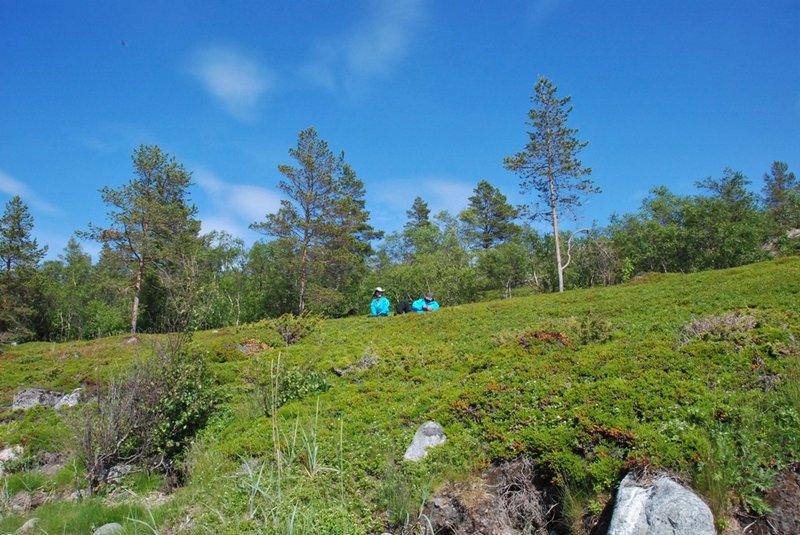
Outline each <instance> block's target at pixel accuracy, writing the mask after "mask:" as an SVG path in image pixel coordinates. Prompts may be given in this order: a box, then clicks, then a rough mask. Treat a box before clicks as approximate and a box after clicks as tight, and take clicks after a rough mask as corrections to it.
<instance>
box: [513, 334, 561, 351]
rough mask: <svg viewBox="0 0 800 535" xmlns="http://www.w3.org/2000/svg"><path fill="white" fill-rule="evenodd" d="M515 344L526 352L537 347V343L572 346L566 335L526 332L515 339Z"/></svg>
mask: <svg viewBox="0 0 800 535" xmlns="http://www.w3.org/2000/svg"><path fill="white" fill-rule="evenodd" d="M517 342H519V345H521V346H522V347H524V348H525V349H528V350H530V349H531V348H532V347H534V346H535V345H537V343H538V344H542V343H543V344H561V345H562V346H567V347H569V346H571V345H572V342H571V341H570V339H569V337H568V336H567V335H566V334H564V333H560V332H550V331H528V332H525V333H523V334H522V335H520V337H519V338H518V339H517Z"/></svg>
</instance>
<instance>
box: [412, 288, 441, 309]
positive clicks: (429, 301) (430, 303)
mask: <svg viewBox="0 0 800 535" xmlns="http://www.w3.org/2000/svg"><path fill="white" fill-rule="evenodd" d="M411 310H413V311H414V312H433V311H434V310H439V303H437V302H436V299H434V297H433V292H428V293H426V294H425V297H420V298H419V299H417V300H416V301H414V302H413V303H411Z"/></svg>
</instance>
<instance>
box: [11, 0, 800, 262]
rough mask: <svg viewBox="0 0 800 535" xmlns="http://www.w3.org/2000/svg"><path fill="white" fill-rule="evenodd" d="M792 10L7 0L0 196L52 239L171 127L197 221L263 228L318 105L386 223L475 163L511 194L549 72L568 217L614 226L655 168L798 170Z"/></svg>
mask: <svg viewBox="0 0 800 535" xmlns="http://www.w3.org/2000/svg"><path fill="white" fill-rule="evenodd" d="M798 28H800V2H797V1H796V0H785V1H784V0H769V1H757V0H752V1H737V0H725V1H724V0H673V1H655V0H652V1H649V0H639V1H634V0H631V1H614V0H610V1H605V2H596V1H588V0H586V1H579V0H572V1H570V0H563V1H562V0H532V1H528V2H523V1H498V2H478V1H463V0H461V1H456V0H453V1H450V0H436V1H434V0H409V1H403V0H394V1H392V0H386V1H384V0H367V1H361V0H352V1H348V2H331V1H322V0H320V1H313V2H312V1H304V0H299V1H291V2H289V1H284V2H277V1H256V0H252V1H243V0H229V1H225V2H221V1H220V2H209V1H203V0H195V1H191V2H189V1H181V0H176V1H170V2H162V1H150V0H137V1H136V2H131V1H127V2H115V1H100V0H89V1H78V0H74V1H63V0H59V1H41V0H4V1H2V2H0V125H2V126H0V203H2V204H3V205H4V204H5V203H6V202H7V200H8V199H9V198H10V197H11V196H12V195H15V194H19V195H21V196H22V198H23V200H24V201H25V202H26V203H27V204H28V206H29V207H30V209H31V213H32V214H33V216H34V218H35V228H34V235H35V237H37V238H38V240H39V242H40V243H41V244H47V245H48V246H49V247H50V252H49V254H48V256H49V257H50V258H55V257H57V255H58V254H60V253H61V252H62V250H63V247H64V245H65V244H66V242H67V240H68V239H69V237H70V236H71V235H72V233H73V232H74V231H76V230H82V229H86V228H87V227H88V224H89V222H93V223H96V224H104V223H105V222H106V221H105V213H106V207H105V206H104V205H103V204H102V202H101V200H100V195H99V193H98V189H99V188H101V187H103V186H106V185H108V186H112V187H118V186H120V185H122V184H124V183H125V182H127V181H128V180H129V179H130V177H131V176H132V169H131V160H130V157H131V154H132V152H133V149H134V148H135V147H137V146H138V145H140V144H157V145H159V146H160V147H161V148H162V149H164V150H166V151H167V152H169V153H170V154H172V155H174V156H175V157H176V158H177V159H178V161H180V162H182V163H183V164H184V165H185V166H186V167H187V169H189V170H191V171H192V172H193V177H194V182H195V185H194V186H193V187H192V190H191V197H192V200H193V201H194V203H195V204H196V205H197V207H198V209H199V217H200V219H201V220H202V221H203V230H204V231H209V230H212V229H218V230H226V231H228V232H230V233H231V234H233V235H235V236H237V237H240V238H243V239H244V240H245V241H246V243H248V244H250V243H252V242H253V241H254V240H255V239H258V238H259V237H261V236H260V235H257V234H255V233H253V232H252V231H249V230H248V229H247V226H248V224H249V223H252V222H254V221H259V220H262V219H263V218H264V216H265V214H267V213H269V212H273V211H275V210H276V209H277V207H278V203H279V200H280V194H279V191H278V189H277V183H278V181H279V180H280V178H281V175H280V174H279V173H278V171H277V166H278V165H279V164H284V163H289V164H291V163H293V162H292V161H291V160H290V158H289V157H288V154H287V151H288V149H289V148H290V147H292V146H294V145H295V142H296V139H297V133H298V132H299V131H300V130H302V129H304V128H307V127H309V126H314V127H315V128H316V129H317V131H318V132H319V134H320V136H321V137H322V138H323V139H325V140H327V141H328V143H329V145H330V146H331V148H333V149H334V150H335V151H339V150H343V151H344V152H345V158H346V160H347V161H348V162H349V163H350V164H351V165H352V167H353V168H354V169H355V170H356V172H357V174H358V176H359V177H360V178H361V179H362V180H364V182H365V184H366V192H367V193H366V197H367V205H368V208H369V209H370V210H371V212H372V215H373V218H372V222H373V225H374V226H376V227H377V228H380V229H383V230H386V231H392V230H397V229H399V228H401V227H402V225H403V224H404V222H405V211H406V209H408V208H409V207H410V206H411V203H412V201H413V199H414V197H416V196H417V195H419V196H422V197H423V198H424V199H425V200H426V201H427V202H428V204H429V205H430V207H431V208H432V209H433V210H434V211H439V210H445V209H446V210H449V211H450V212H451V213H457V212H458V211H459V210H461V209H463V208H464V207H465V206H466V204H467V197H469V195H470V194H471V193H472V189H473V188H474V187H475V185H476V184H477V182H478V181H479V180H481V179H486V180H488V181H489V182H491V183H492V184H494V185H495V186H497V187H499V188H500V189H501V190H502V191H503V192H504V193H505V194H506V195H507V196H508V197H509V199H510V200H512V202H515V203H518V202H521V201H523V200H524V199H523V197H522V196H520V194H519V191H518V190H519V187H518V182H519V180H518V178H517V177H515V176H514V175H513V174H511V173H509V172H508V171H506V170H504V169H503V166H502V161H503V157H505V156H508V155H512V154H514V153H515V152H517V151H519V150H521V149H522V147H523V146H524V144H525V142H526V129H527V127H526V125H525V120H526V113H527V111H528V109H529V108H530V97H531V95H532V93H533V88H534V85H535V83H536V79H537V77H538V76H539V75H545V76H547V77H549V78H550V79H552V80H553V81H554V83H555V84H556V85H557V86H558V87H559V94H560V95H562V96H566V95H570V96H572V99H573V105H574V111H573V113H572V115H571V126H572V127H574V128H578V129H579V134H578V137H579V138H581V139H582V140H586V141H589V146H588V147H587V148H586V149H585V150H584V151H583V152H582V154H581V156H582V160H583V162H584V164H586V165H588V166H591V167H592V169H593V173H592V178H593V179H594V181H595V183H596V184H597V185H598V186H599V187H600V188H602V190H603V193H602V194H600V195H595V196H593V197H592V198H590V199H589V201H588V202H587V204H586V205H585V207H584V209H583V211H582V218H581V220H579V221H578V222H576V223H574V224H573V225H580V226H585V225H588V224H591V223H592V221H597V222H598V223H599V224H600V225H605V224H606V223H607V222H608V218H609V215H610V214H612V213H614V212H616V213H626V212H633V211H635V210H636V209H637V208H638V207H639V205H640V203H641V200H642V199H643V198H644V196H645V195H646V194H647V191H648V190H649V189H650V188H652V187H654V186H659V185H666V186H668V187H669V188H670V189H671V190H673V191H674V192H676V193H681V194H689V193H694V192H695V191H696V190H695V189H694V183H695V181H697V180H701V179H704V178H706V177H709V176H715V177H719V176H721V174H722V171H723V169H724V168H725V167H732V168H733V169H736V170H740V171H742V172H744V173H745V175H747V176H748V177H749V178H750V179H751V180H753V182H754V186H753V187H754V189H759V188H760V187H761V177H762V175H763V174H764V173H765V172H766V171H767V170H768V169H769V166H770V164H771V163H772V161H773V160H782V161H785V162H787V163H788V164H789V166H790V169H792V170H794V171H795V172H798V171H800V32H798ZM568 226H569V225H568ZM84 246H85V248H86V250H88V251H90V252H96V251H97V249H98V248H97V245H96V244H91V243H86V244H84Z"/></svg>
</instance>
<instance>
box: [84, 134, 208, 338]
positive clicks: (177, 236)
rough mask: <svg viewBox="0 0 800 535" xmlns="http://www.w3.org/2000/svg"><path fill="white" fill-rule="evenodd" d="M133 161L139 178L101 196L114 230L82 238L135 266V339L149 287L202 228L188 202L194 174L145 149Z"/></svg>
mask: <svg viewBox="0 0 800 535" xmlns="http://www.w3.org/2000/svg"><path fill="white" fill-rule="evenodd" d="M132 160H133V169H134V177H133V178H132V179H131V180H130V181H129V182H128V183H127V184H125V185H124V186H122V187H119V188H116V189H115V188H110V187H108V186H106V187H104V188H102V189H101V190H100V193H101V196H102V198H103V202H104V203H106V204H107V205H108V206H109V207H110V211H109V212H108V218H109V220H110V226H108V227H100V226H96V225H90V227H89V231H88V232H83V233H80V235H82V236H84V237H88V238H90V239H94V240H97V241H99V242H101V243H107V244H110V245H111V246H112V248H113V249H114V250H115V251H116V252H117V253H118V254H120V255H121V256H122V258H124V259H125V261H126V262H127V263H128V264H129V265H130V269H131V273H132V277H131V289H132V290H133V291H132V295H133V299H132V302H131V322H130V326H131V332H132V333H136V332H137V325H138V321H139V315H140V301H141V299H142V294H143V289H144V288H143V286H144V284H145V281H149V282H150V283H151V284H155V281H157V279H158V272H159V269H161V270H164V269H167V270H168V269H170V264H174V263H175V262H176V259H177V257H178V256H180V255H181V254H183V253H184V252H185V251H186V249H187V248H189V247H191V246H192V245H193V242H195V241H196V240H197V235H198V232H199V230H200V223H199V221H197V220H195V219H194V216H195V214H196V212H197V209H196V208H195V206H194V205H193V204H191V203H190V200H189V192H188V188H189V186H190V185H191V173H189V172H188V171H186V169H185V168H184V167H183V164H181V163H178V162H177V161H176V160H175V158H174V157H172V156H170V155H168V154H167V153H165V152H162V151H161V149H160V148H159V147H158V146H155V145H141V146H140V147H139V148H138V149H136V150H135V151H134V153H133V156H132ZM156 293H158V292H156Z"/></svg>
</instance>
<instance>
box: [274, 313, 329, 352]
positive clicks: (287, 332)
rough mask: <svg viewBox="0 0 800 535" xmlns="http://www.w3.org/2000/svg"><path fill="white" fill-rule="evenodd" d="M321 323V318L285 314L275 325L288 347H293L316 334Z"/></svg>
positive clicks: (313, 315)
mask: <svg viewBox="0 0 800 535" xmlns="http://www.w3.org/2000/svg"><path fill="white" fill-rule="evenodd" d="M321 322H322V318H321V317H320V316H317V315H315V314H310V313H308V312H304V313H303V314H300V315H297V316H295V315H294V314H284V315H283V316H280V317H279V318H277V319H275V320H274V321H273V325H274V327H275V330H276V331H277V332H278V334H279V335H280V336H281V338H282V339H283V341H284V342H286V345H292V344H295V343H297V342H299V341H300V340H302V339H303V338H305V337H306V336H308V335H309V334H311V333H312V332H314V329H316V328H317V327H318V326H319V325H320V323H321Z"/></svg>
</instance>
